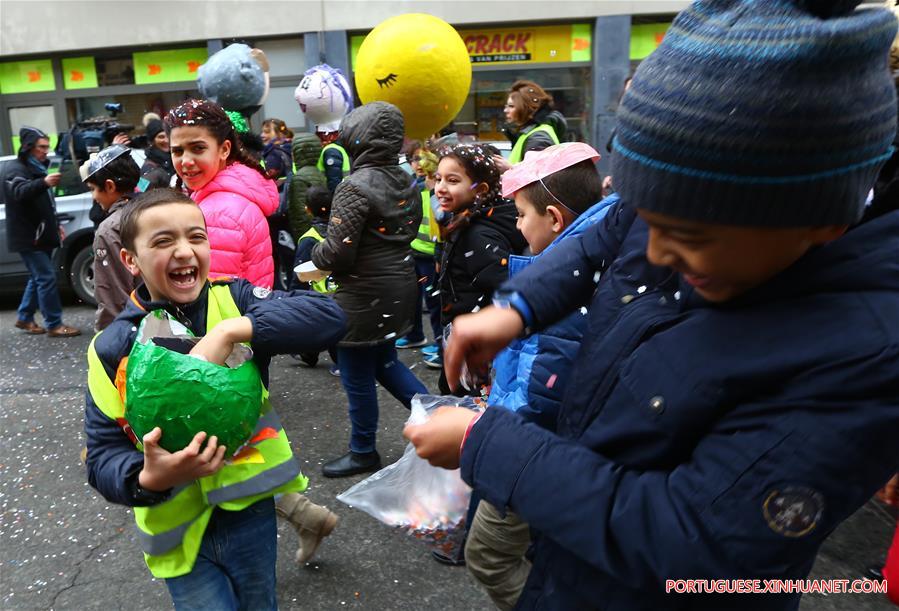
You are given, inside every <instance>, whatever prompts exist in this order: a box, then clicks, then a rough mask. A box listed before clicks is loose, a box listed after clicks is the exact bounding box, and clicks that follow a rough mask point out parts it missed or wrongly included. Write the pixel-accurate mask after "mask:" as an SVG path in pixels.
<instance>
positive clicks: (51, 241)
mask: <svg viewBox="0 0 899 611" xmlns="http://www.w3.org/2000/svg"><path fill="white" fill-rule="evenodd" d="M19 141H20V142H21V146H20V148H19V154H18V156H17V157H16V159H13V160H11V161H8V162H7V163H6V166H5V169H4V172H3V199H4V201H5V202H6V245H7V248H8V249H9V252H17V253H19V256H21V257H22V261H24V262H25V267H27V268H28V273H29V274H30V277H29V278H28V284H27V285H25V294H24V295H22V302H21V303H20V304H19V309H18V318H17V319H16V327H17V328H19V329H22V330H24V331H25V332H27V333H31V334H33V335H38V334H41V333H45V332H46V333H48V335H50V336H51V337H74V336H75V335H81V331H79V330H78V329H75V328H74V327H69V326H68V325H64V324H62V303H61V302H60V300H59V288H58V287H57V286H56V270H55V269H54V266H53V262H52V259H51V256H50V255H51V253H52V252H53V249H54V248H56V247H57V246H59V242H60V237H62V236H64V235H65V234H64V232H63V229H62V227H60V225H59V223H58V222H57V220H56V204H55V201H54V200H53V194H52V192H51V189H53V188H54V187H55V186H56V185H58V184H59V178H60V175H59V173H58V172H54V173H52V174H47V166H48V163H49V162H48V161H47V155H48V153H49V152H50V139H49V138H48V136H47V134H45V133H44V132H42V131H41V130H39V129H37V128H35V127H23V128H22V129H20V130H19ZM38 307H40V309H41V314H43V316H44V324H46V325H47V328H46V329H45V328H44V327H42V326H40V325H39V324H37V323H36V322H34V314H35V312H36V311H37V308H38Z"/></svg>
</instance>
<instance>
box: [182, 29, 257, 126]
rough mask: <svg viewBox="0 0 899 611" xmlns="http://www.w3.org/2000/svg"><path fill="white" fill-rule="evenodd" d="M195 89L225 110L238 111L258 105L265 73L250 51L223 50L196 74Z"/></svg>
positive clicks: (237, 47)
mask: <svg viewBox="0 0 899 611" xmlns="http://www.w3.org/2000/svg"><path fill="white" fill-rule="evenodd" d="M197 75H198V76H197V89H199V90H200V95H201V96H202V97H204V98H206V99H207V100H212V101H213V102H215V103H217V104H219V105H220V106H221V107H222V108H224V109H225V110H242V109H244V108H246V107H248V106H254V105H256V104H258V103H259V100H260V99H262V96H263V94H264V93H265V73H264V72H263V71H262V67H261V66H260V65H259V64H257V63H256V60H254V59H253V57H252V56H251V55H250V47H248V46H247V45H244V44H240V43H237V44H233V45H229V46H227V47H225V48H224V49H222V50H221V51H219V52H218V53H216V54H215V55H213V56H212V57H210V58H209V59H208V60H207V61H206V63H205V64H203V65H202V66H200V69H199V70H198V71H197Z"/></svg>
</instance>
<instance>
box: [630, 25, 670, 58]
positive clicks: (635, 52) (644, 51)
mask: <svg viewBox="0 0 899 611" xmlns="http://www.w3.org/2000/svg"><path fill="white" fill-rule="evenodd" d="M670 26H671V24H670V23H646V24H642V25H635V26H631V59H632V60H639V59H643V58H645V57H648V56H649V54H650V53H652V52H653V51H655V50H656V47H658V46H659V45H660V44H662V39H663V38H664V37H665V32H667V31H668V28H669V27H670Z"/></svg>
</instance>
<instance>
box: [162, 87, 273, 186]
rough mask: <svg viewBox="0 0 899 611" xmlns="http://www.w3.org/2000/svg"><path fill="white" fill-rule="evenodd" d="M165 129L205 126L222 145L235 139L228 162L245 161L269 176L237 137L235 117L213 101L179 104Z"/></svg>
mask: <svg viewBox="0 0 899 611" xmlns="http://www.w3.org/2000/svg"><path fill="white" fill-rule="evenodd" d="M162 125H163V127H164V128H165V134H166V136H171V135H172V130H173V129H175V128H176V127H205V128H206V129H207V130H208V131H209V133H210V134H212V137H213V138H215V140H216V142H218V143H219V144H222V143H223V142H224V141H225V140H228V141H230V142H231V152H230V153H228V159H227V160H226V163H227V164H228V165H230V164H232V163H235V162H237V163H242V164H244V165H245V166H247V167H250V168H253V169H254V170H256V171H257V172H259V173H260V174H261V175H262V176H265V178H268V176H266V174H265V170H263V169H262V166H261V165H259V162H258V161H256V160H254V159H253V157H252V155H250V154H249V153H247V151H246V149H244V147H243V145H242V144H241V142H240V138H238V137H237V132H236V131H235V130H234V125H233V124H232V123H231V119H230V118H228V115H227V114H226V113H225V111H224V109H223V108H222V107H221V106H219V105H218V104H216V103H215V102H211V101H210V100H195V99H192V100H187V101H185V102H183V103H181V104H180V105H179V106H176V107H175V108H173V109H171V110H170V111H169V112H168V114H167V115H166V116H165V119H163V121H162ZM181 186H182V183H181V177H180V176H179V177H178V188H179V189H180V188H181Z"/></svg>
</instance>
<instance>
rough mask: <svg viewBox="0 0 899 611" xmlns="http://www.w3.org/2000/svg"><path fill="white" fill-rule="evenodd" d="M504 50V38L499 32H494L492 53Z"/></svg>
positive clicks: (491, 46) (491, 42) (491, 44)
mask: <svg viewBox="0 0 899 611" xmlns="http://www.w3.org/2000/svg"><path fill="white" fill-rule="evenodd" d="M502 50H503V40H502V37H501V36H500V35H499V34H494V35H493V38H492V39H491V40H490V53H499V52H500V51H502Z"/></svg>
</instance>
